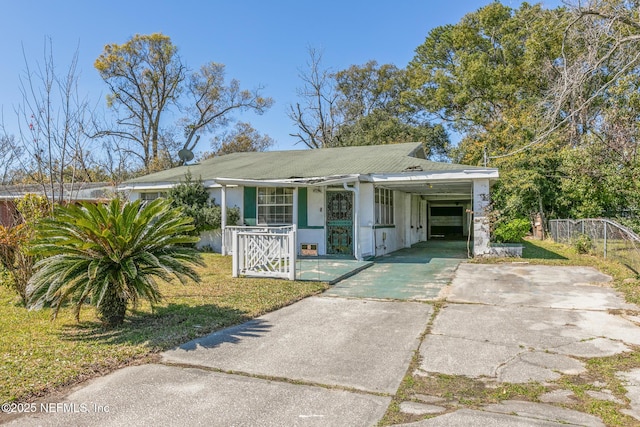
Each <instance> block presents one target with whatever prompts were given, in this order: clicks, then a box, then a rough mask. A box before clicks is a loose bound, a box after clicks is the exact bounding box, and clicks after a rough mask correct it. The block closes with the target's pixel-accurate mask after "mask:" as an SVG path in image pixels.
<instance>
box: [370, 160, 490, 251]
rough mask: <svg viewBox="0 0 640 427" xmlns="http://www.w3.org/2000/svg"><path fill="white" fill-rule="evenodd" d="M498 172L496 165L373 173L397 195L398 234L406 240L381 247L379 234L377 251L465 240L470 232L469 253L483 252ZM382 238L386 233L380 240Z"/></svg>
mask: <svg viewBox="0 0 640 427" xmlns="http://www.w3.org/2000/svg"><path fill="white" fill-rule="evenodd" d="M497 177H498V172H497V170H495V169H470V170H461V171H435V172H432V171H429V172H421V171H413V172H412V173H411V174H410V175H407V174H404V175H402V176H399V175H397V174H374V175H372V176H371V181H372V183H373V185H374V187H375V188H385V189H388V190H390V191H393V192H394V194H395V197H396V200H397V201H398V202H399V203H396V223H395V224H394V226H395V227H394V228H395V230H393V232H394V233H396V235H398V234H399V235H401V240H402V242H403V243H404V244H403V245H398V247H395V248H393V250H392V251H389V252H385V251H382V252H381V251H380V250H379V249H380V248H379V247H378V244H377V242H379V241H380V240H381V237H384V235H382V236H381V235H380V234H381V233H380V232H377V233H376V236H375V241H376V242H375V244H376V255H384V254H387V253H390V252H393V251H395V250H397V249H400V248H403V247H404V248H408V247H412V246H413V245H415V244H417V243H420V242H426V241H431V240H465V241H466V240H467V239H468V238H469V237H470V236H471V239H470V241H471V244H470V248H471V251H472V252H471V253H472V254H473V255H474V256H476V255H482V254H484V253H486V251H487V245H488V243H489V237H490V236H489V227H488V224H487V220H486V215H487V210H488V206H489V202H490V187H491V184H492V183H493V182H495V180H496V178H497ZM382 240H384V238H383V239H382Z"/></svg>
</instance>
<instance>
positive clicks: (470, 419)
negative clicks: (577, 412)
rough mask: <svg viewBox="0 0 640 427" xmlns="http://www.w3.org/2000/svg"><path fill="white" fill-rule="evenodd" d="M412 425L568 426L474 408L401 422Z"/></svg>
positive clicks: (454, 426)
mask: <svg viewBox="0 0 640 427" xmlns="http://www.w3.org/2000/svg"><path fill="white" fill-rule="evenodd" d="M401 425H403V426H411V427H460V426H482V427H566V426H567V424H566V423H557V422H552V421H544V420H539V419H534V418H525V417H519V416H517V415H506V414H495V413H491V412H484V411H478V410H473V409H460V410H458V411H455V412H450V413H448V414H444V415H440V416H437V417H434V418H429V419H427V420H422V421H417V422H415V423H409V424H401Z"/></svg>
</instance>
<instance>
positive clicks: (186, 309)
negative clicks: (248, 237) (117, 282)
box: [0, 254, 327, 403]
mask: <svg viewBox="0 0 640 427" xmlns="http://www.w3.org/2000/svg"><path fill="white" fill-rule="evenodd" d="M204 259H205V262H206V264H207V266H206V267H204V268H200V269H199V273H200V276H201V282H200V283H190V284H187V285H181V284H179V283H171V284H166V283H164V284H160V289H161V291H162V294H163V295H164V299H163V302H162V303H161V304H158V305H156V306H155V307H151V306H150V305H148V304H140V305H139V306H138V307H135V308H132V309H131V310H130V311H129V312H128V313H127V319H126V321H125V324H124V325H123V326H121V327H119V328H115V329H104V328H103V327H102V325H101V323H100V322H99V321H98V320H97V317H96V313H95V310H94V309H93V308H91V307H88V306H87V307H85V308H83V311H82V318H81V322H80V323H76V322H75V320H74V317H73V313H72V310H71V308H63V309H62V310H61V311H60V313H59V315H58V319H57V320H56V321H55V322H52V321H51V311H50V310H49V309H43V310H40V311H29V310H27V309H25V308H24V307H23V306H22V305H21V304H20V303H19V301H18V300H19V299H18V298H17V297H16V296H15V295H14V294H13V293H12V292H11V291H10V290H9V289H7V288H6V287H4V286H0V331H2V332H1V334H0V383H1V384H3V387H1V388H0V402H2V403H4V402H8V401H19V402H25V401H28V400H32V399H34V398H37V397H38V396H43V395H45V394H48V393H51V392H53V391H55V390H58V389H59V388H60V387H65V386H69V385H72V384H76V383H78V382H80V381H84V380H86V379H89V378H92V377H95V376H98V375H104V374H105V373H108V372H110V371H113V370H114V369H117V368H120V367H124V366H127V365H131V364H137V363H146V362H148V361H152V360H154V357H155V355H156V354H157V353H158V352H159V351H162V350H166V349H168V348H171V347H174V346H176V345H178V344H181V343H184V342H186V341H189V340H191V339H193V338H197V337H200V336H203V335H206V334H208V333H211V332H213V331H215V330H218V329H221V328H224V327H227V326H231V325H235V324H238V323H241V322H244V321H246V320H248V319H251V318H254V317H257V316H260V315H262V314H264V313H267V312H269V311H273V310H276V309H278V308H281V307H284V306H286V305H289V304H292V303H294V302H296V301H299V300H300V299H302V298H305V297H307V296H309V295H314V294H317V293H319V292H321V291H323V290H324V289H326V288H327V285H326V284H324V283H317V282H295V281H286V280H272V279H248V278H232V277H231V258H230V257H222V256H220V255H215V254H204Z"/></svg>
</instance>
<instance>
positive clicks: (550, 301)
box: [447, 264, 637, 310]
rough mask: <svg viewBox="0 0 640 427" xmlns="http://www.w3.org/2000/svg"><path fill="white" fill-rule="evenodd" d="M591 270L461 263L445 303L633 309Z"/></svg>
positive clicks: (609, 279) (608, 279)
mask: <svg viewBox="0 0 640 427" xmlns="http://www.w3.org/2000/svg"><path fill="white" fill-rule="evenodd" d="M610 281H611V277H610V276H607V275H605V274H602V273H600V272H599V271H598V270H596V269H595V268H591V267H563V266H541V265H536V266H533V265H523V264H517V265H508V264H461V265H460V266H459V267H458V270H457V272H456V275H455V277H454V279H453V281H452V283H451V288H450V290H449V295H448V296H447V301H452V302H474V303H483V304H496V305H522V306H530V307H549V308H565V309H583V310H608V309H615V308H624V309H636V310H637V307H636V306H634V305H631V304H627V303H626V302H625V301H624V298H623V297H622V296H621V295H620V294H619V293H618V292H616V291H615V290H614V289H611V288H609V287H606V286H597V284H603V283H607V282H610Z"/></svg>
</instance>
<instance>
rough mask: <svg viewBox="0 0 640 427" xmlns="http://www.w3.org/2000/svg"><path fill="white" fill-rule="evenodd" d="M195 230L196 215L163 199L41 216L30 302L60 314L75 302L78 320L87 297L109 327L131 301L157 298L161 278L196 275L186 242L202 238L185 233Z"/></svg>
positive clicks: (82, 206) (60, 209)
mask: <svg viewBox="0 0 640 427" xmlns="http://www.w3.org/2000/svg"><path fill="white" fill-rule="evenodd" d="M191 230H193V225H192V220H191V218H189V217H187V216H185V215H184V213H183V212H182V210H181V209H178V208H173V207H171V205H170V203H169V201H167V200H163V199H158V200H154V201H153V202H151V203H148V204H142V203H141V201H136V202H133V203H125V202H123V201H121V200H120V199H114V200H112V201H111V203H110V204H109V205H102V204H98V205H93V204H91V203H83V204H80V205H70V206H67V207H58V208H57V209H56V211H55V214H54V217H53V218H47V219H44V220H43V221H42V222H41V223H40V225H39V227H38V230H37V231H38V234H37V237H36V239H35V240H34V242H33V247H32V250H33V252H34V253H36V254H39V255H41V256H42V257H43V258H42V259H41V260H40V261H38V262H37V263H36V265H35V266H34V268H35V274H34V275H33V276H32V277H31V280H30V281H29V288H28V293H29V304H30V305H31V306H32V307H34V308H39V307H41V306H43V305H45V304H51V306H52V307H53V308H54V311H53V316H54V318H55V316H56V315H57V313H58V310H59V309H60V307H61V306H62V304H63V303H64V302H65V301H71V302H72V303H73V304H75V315H76V319H77V320H79V316H80V309H81V308H82V305H83V304H84V303H85V301H88V302H90V303H91V304H93V305H95V306H96V307H97V309H98V313H99V316H100V319H101V320H102V321H103V322H104V324H105V325H106V326H116V325H119V324H121V323H122V322H123V320H124V316H125V312H126V308H127V304H128V303H129V302H132V303H134V304H135V303H136V302H137V301H138V299H140V298H144V299H147V300H149V301H150V302H151V303H152V304H153V303H155V302H158V301H160V298H161V295H160V292H159V290H158V286H157V284H156V282H155V280H156V279H160V280H164V281H168V280H170V279H171V278H174V277H175V278H177V279H179V280H180V281H181V282H184V281H185V280H186V279H192V280H196V281H197V280H198V275H197V273H196V271H195V270H194V269H193V267H192V265H191V264H202V260H201V258H200V255H199V254H198V252H197V251H196V250H195V249H194V248H192V247H188V246H186V245H185V244H189V243H194V242H195V241H197V238H196V237H192V236H189V235H187V233H188V232H190V231H191Z"/></svg>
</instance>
